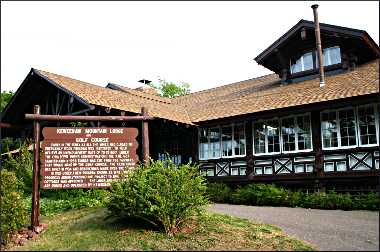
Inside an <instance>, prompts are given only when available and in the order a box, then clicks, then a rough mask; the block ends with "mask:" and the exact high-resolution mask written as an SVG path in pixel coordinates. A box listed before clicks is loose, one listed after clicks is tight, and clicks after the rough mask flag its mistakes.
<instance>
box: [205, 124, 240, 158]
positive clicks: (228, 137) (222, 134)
mask: <svg viewBox="0 0 380 252" xmlns="http://www.w3.org/2000/svg"><path fill="white" fill-rule="evenodd" d="M244 155H245V132H244V124H242V123H241V124H235V125H223V126H218V127H212V128H209V129H207V128H201V129H199V159H209V158H220V157H234V156H244Z"/></svg>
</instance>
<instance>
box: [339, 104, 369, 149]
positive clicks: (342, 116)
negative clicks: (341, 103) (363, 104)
mask: <svg viewBox="0 0 380 252" xmlns="http://www.w3.org/2000/svg"><path fill="white" fill-rule="evenodd" d="M338 113H339V129H340V145H341V146H352V145H356V130H355V128H356V127H355V125H356V122H355V114H354V110H353V109H346V110H340V111H339V112H338ZM375 134H376V132H375Z"/></svg>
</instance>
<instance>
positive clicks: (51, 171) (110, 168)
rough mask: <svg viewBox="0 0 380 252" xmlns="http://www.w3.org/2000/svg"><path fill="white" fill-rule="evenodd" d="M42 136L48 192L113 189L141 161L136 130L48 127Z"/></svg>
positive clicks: (42, 161)
mask: <svg viewBox="0 0 380 252" xmlns="http://www.w3.org/2000/svg"><path fill="white" fill-rule="evenodd" d="M42 134H43V137H44V140H43V143H42V159H41V175H42V188H44V189H62V188H102V187H110V185H111V182H112V181H114V180H116V179H117V178H118V175H119V174H120V172H122V171H125V170H127V169H133V168H134V167H135V165H136V162H137V161H138V156H137V154H136V150H137V147H138V143H137V141H136V137H137V135H138V130H137V129H136V128H69V127H68V128H56V127H45V128H44V129H43V130H42Z"/></svg>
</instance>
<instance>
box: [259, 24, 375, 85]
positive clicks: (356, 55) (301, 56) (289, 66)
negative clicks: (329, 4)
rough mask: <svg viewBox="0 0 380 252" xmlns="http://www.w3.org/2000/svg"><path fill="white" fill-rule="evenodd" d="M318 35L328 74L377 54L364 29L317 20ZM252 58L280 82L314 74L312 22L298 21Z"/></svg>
mask: <svg viewBox="0 0 380 252" xmlns="http://www.w3.org/2000/svg"><path fill="white" fill-rule="evenodd" d="M320 34H321V44H322V49H323V56H324V71H325V73H326V74H327V75H329V74H333V73H335V72H337V71H336V70H350V69H353V68H355V67H356V65H360V64H363V63H365V62H368V61H371V60H373V59H376V58H378V57H379V46H378V45H377V44H376V43H375V42H374V41H373V39H372V38H371V37H370V36H369V35H368V33H367V32H366V31H363V30H357V29H352V28H346V27H341V26H335V25H329V24H323V23H320ZM255 61H256V62H257V63H258V64H260V65H262V66H264V67H266V68H268V69H269V70H271V71H273V72H275V73H277V74H278V75H279V76H280V78H281V79H282V82H283V83H291V82H293V81H296V80H297V79H300V78H301V79H304V78H308V77H309V78H310V77H313V76H315V75H316V74H318V72H319V69H318V58H317V52H316V40H315V29H314V22H312V21H307V20H300V21H299V22H298V23H297V24H296V25H295V26H293V27H292V28H291V29H290V30H289V31H287V32H286V33H285V34H284V35H283V36H281V37H280V38H279V39H277V40H276V41H275V42H274V43H273V44H272V45H270V46H269V47H268V48H267V49H265V50H264V51H263V52H262V53H260V54H259V55H258V56H257V57H256V58H255ZM334 70H335V71H334ZM338 72H339V71H338Z"/></svg>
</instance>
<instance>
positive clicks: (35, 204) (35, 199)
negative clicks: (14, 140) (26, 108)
mask: <svg viewBox="0 0 380 252" xmlns="http://www.w3.org/2000/svg"><path fill="white" fill-rule="evenodd" d="M34 114H36V115H39V114H40V106H39V105H35V106H34ZM33 131H34V133H33V135H34V136H33V137H34V152H33V154H34V159H33V180H32V215H31V224H32V230H33V229H34V228H35V227H37V226H39V225H40V199H39V198H40V193H39V172H40V162H39V161H40V122H39V121H34V125H33Z"/></svg>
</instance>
